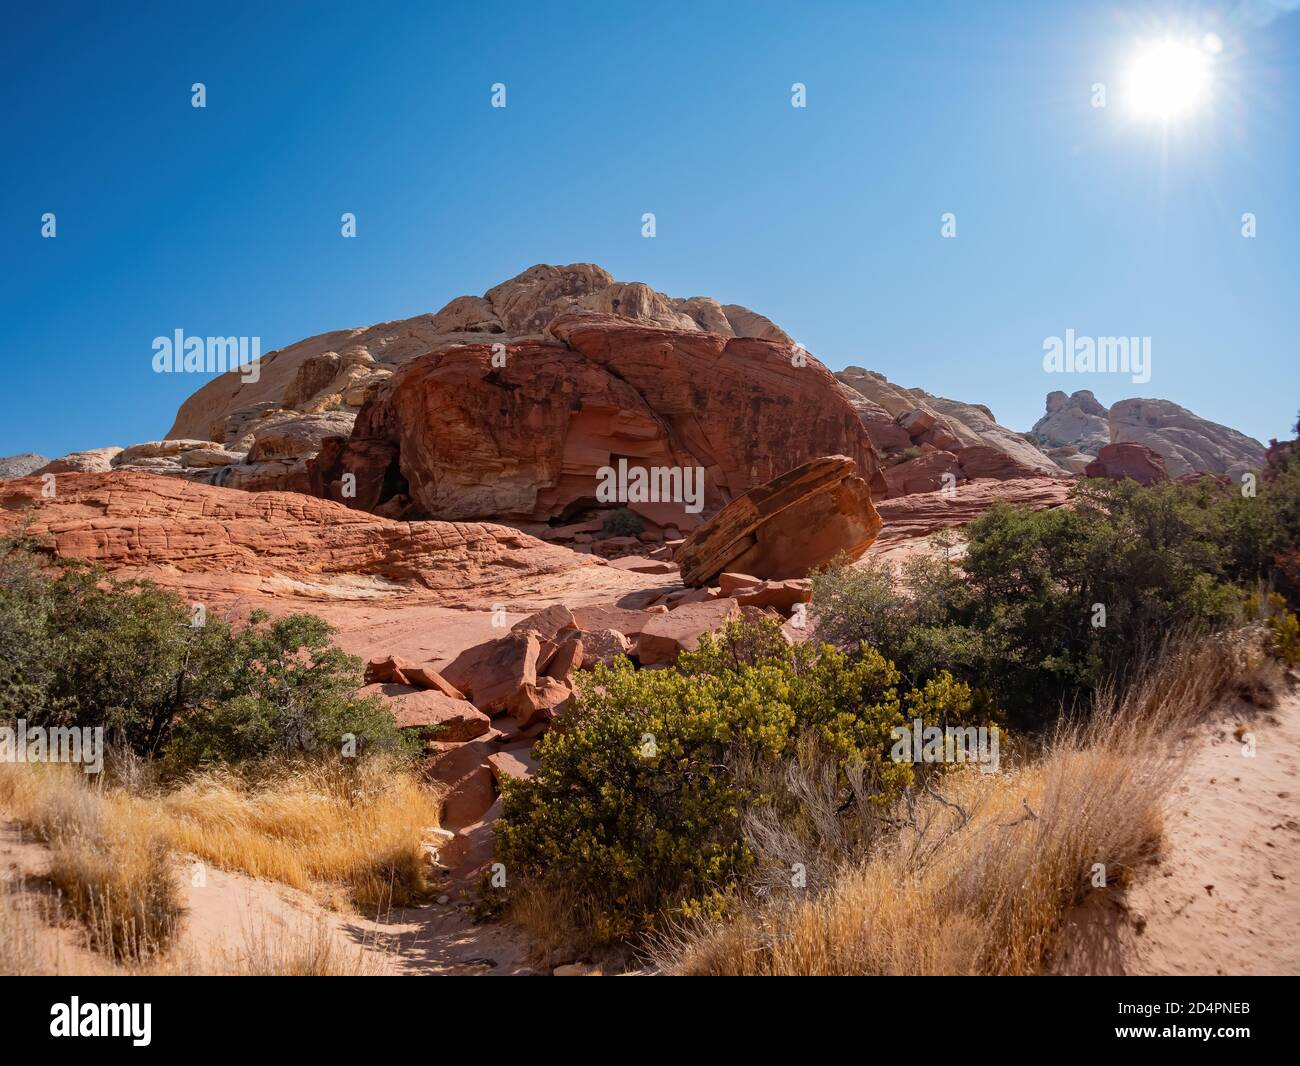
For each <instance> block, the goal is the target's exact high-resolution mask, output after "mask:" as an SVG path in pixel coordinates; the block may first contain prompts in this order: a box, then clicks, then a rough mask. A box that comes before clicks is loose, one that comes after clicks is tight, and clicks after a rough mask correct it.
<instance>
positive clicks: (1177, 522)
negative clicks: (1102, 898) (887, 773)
mask: <svg viewBox="0 0 1300 1066" xmlns="http://www.w3.org/2000/svg"><path fill="white" fill-rule="evenodd" d="M1272 513H1273V512H1272V511H1270V510H1269V509H1268V506H1267V505H1262V504H1260V503H1259V501H1257V500H1255V499H1248V498H1243V497H1242V496H1241V494H1240V492H1239V491H1238V490H1237V489H1236V488H1235V487H1228V486H1224V485H1222V484H1220V483H1218V482H1217V481H1214V480H1213V479H1204V480H1203V481H1202V482H1200V483H1198V484H1196V485H1190V486H1189V485H1178V484H1165V485H1157V486H1152V487H1149V488H1143V487H1142V486H1140V485H1138V484H1137V483H1136V482H1134V481H1132V480H1128V481H1123V482H1111V481H1089V482H1084V483H1082V484H1081V485H1080V486H1079V487H1078V488H1077V490H1076V492H1075V494H1074V500H1073V504H1072V506H1071V507H1069V508H1057V509H1054V510H1048V511H1032V510H1028V509H1026V508H1021V507H1012V506H1008V505H1000V506H997V507H994V508H993V509H992V510H990V511H988V512H987V513H985V514H984V515H981V516H980V517H979V518H977V519H975V520H974V521H973V522H971V523H970V524H969V525H968V526H967V527H966V528H965V530H964V536H965V540H966V551H965V553H964V555H963V556H962V557H961V559H960V560H959V561H957V562H954V561H952V560H951V559H950V558H948V557H947V554H946V553H944V554H943V555H938V554H936V556H935V557H922V558H918V559H916V560H913V561H911V562H909V563H908V564H906V565H905V566H903V567H902V568H900V569H894V568H891V567H890V566H888V565H887V564H883V563H879V562H871V561H867V562H862V563H858V564H857V565H856V566H852V567H848V566H842V565H841V566H834V567H832V568H830V569H829V570H827V571H825V572H823V573H820V574H817V575H814V577H813V609H812V614H813V617H814V619H815V624H816V632H817V635H818V637H819V639H824V640H828V641H830V642H832V643H834V644H836V645H837V646H840V647H845V646H851V645H852V644H853V643H854V642H856V641H860V640H861V641H866V642H867V643H869V644H870V645H871V646H872V647H875V648H876V649H878V650H879V651H880V652H881V654H883V655H884V656H885V657H886V658H888V659H890V660H891V661H892V662H894V663H896V664H897V666H898V668H899V670H900V671H901V673H902V675H903V676H904V678H906V679H907V681H908V683H909V684H912V685H920V684H923V683H924V682H925V681H926V680H927V679H928V678H930V677H933V676H935V674H937V673H938V672H940V671H944V670H947V671H951V672H952V673H953V674H955V675H956V676H958V677H960V678H961V679H963V680H964V681H966V682H967V683H969V684H971V685H972V686H974V687H975V689H976V690H977V691H981V692H987V693H989V694H990V698H991V699H993V700H994V701H995V702H996V703H997V704H998V706H1000V707H1004V708H1006V710H1007V711H1008V713H1009V714H1010V715H1011V717H1012V721H1013V722H1014V723H1015V724H1016V725H1019V726H1022V727H1026V728H1038V727H1043V726H1047V725H1049V724H1050V723H1051V722H1052V721H1054V720H1055V718H1056V715H1057V713H1058V711H1059V709H1060V707H1061V704H1062V702H1063V701H1065V702H1067V703H1074V702H1076V701H1079V700H1082V701H1083V702H1085V703H1086V702H1087V700H1088V698H1089V696H1090V694H1091V693H1092V692H1094V691H1096V690H1097V689H1099V688H1101V687H1104V686H1106V685H1108V684H1109V683H1111V682H1112V681H1113V680H1116V679H1117V680H1119V681H1120V682H1121V683H1122V682H1123V681H1124V679H1125V678H1127V677H1128V676H1129V674H1130V673H1131V672H1132V671H1133V669H1134V668H1135V667H1136V665H1137V664H1139V663H1141V662H1142V661H1144V659H1145V658H1146V657H1147V656H1149V655H1150V654H1152V653H1153V652H1154V651H1155V650H1156V649H1157V648H1158V646H1159V645H1160V643H1161V642H1162V641H1163V640H1165V639H1166V638H1167V637H1168V636H1169V635H1170V634H1171V633H1174V632H1177V631H1183V630H1188V629H1198V628H1213V627H1215V626H1219V625H1223V624H1226V623H1228V622H1230V621H1232V620H1233V619H1235V617H1236V616H1237V610H1238V604H1239V603H1240V592H1239V591H1238V589H1239V586H1240V584H1241V583H1251V584H1253V583H1254V582H1256V581H1257V580H1259V579H1260V578H1261V577H1262V576H1265V574H1266V573H1267V572H1268V571H1269V570H1270V560H1271V559H1272V558H1273V553H1274V545H1275V543H1276V542H1277V528H1278V527H1277V523H1276V522H1275V521H1274V520H1273V518H1272V517H1270V516H1271V515H1272ZM1098 605H1100V608H1099V607H1098ZM1103 612H1104V613H1103Z"/></svg>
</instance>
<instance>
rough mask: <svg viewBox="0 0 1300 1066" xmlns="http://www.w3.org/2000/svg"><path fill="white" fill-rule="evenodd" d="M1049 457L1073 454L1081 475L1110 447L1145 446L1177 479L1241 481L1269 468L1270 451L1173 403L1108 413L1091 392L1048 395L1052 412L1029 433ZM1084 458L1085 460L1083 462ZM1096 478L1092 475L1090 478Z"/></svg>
mask: <svg viewBox="0 0 1300 1066" xmlns="http://www.w3.org/2000/svg"><path fill="white" fill-rule="evenodd" d="M1029 435H1030V436H1032V437H1033V438H1034V439H1035V440H1036V441H1038V443H1039V444H1040V445H1041V446H1042V447H1043V448H1045V449H1047V450H1048V451H1049V452H1052V453H1055V451H1056V450H1057V449H1059V448H1070V449H1073V451H1072V452H1070V453H1067V455H1068V456H1069V459H1068V460H1067V465H1068V466H1069V467H1070V469H1071V470H1072V471H1075V472H1078V471H1080V470H1081V469H1082V468H1083V467H1085V466H1086V465H1087V463H1088V462H1090V461H1091V460H1092V459H1093V458H1096V457H1098V456H1099V455H1100V453H1101V451H1102V449H1103V448H1104V447H1105V446H1106V445H1108V444H1140V445H1143V446H1144V447H1146V448H1149V449H1150V450H1151V451H1153V452H1155V453H1156V454H1157V455H1159V456H1160V457H1161V458H1162V459H1163V460H1164V464H1165V468H1166V470H1167V472H1168V474H1169V476H1170V477H1171V478H1175V479H1178V478H1184V477H1187V476H1188V475H1190V474H1197V473H1206V474H1223V475H1225V476H1227V477H1230V478H1234V479H1235V478H1238V477H1240V476H1241V475H1242V474H1244V473H1246V472H1247V471H1257V470H1259V469H1261V467H1262V466H1263V463H1264V446H1263V445H1262V444H1261V443H1260V442H1259V441H1257V440H1255V439H1254V438H1252V437H1247V436H1246V435H1245V434H1244V433H1239V432H1237V431H1236V430H1235V429H1230V428H1229V427H1228V426H1222V425H1219V424H1218V423H1217V422H1211V421H1209V420H1208V419H1205V418H1201V417H1200V416H1199V415H1196V414H1193V413H1192V412H1191V411H1189V410H1187V408H1185V407H1180V406H1179V405H1178V404H1176V403H1172V402H1170V401H1169V400H1148V399H1131V400H1120V401H1119V402H1118V403H1116V404H1114V405H1113V406H1112V407H1111V408H1110V409H1109V410H1107V409H1106V408H1105V407H1104V406H1102V404H1100V403H1098V402H1097V399H1096V398H1095V397H1094V396H1093V394H1092V393H1091V392H1089V391H1088V390H1087V389H1081V390H1079V391H1078V392H1075V393H1073V394H1072V395H1070V396H1068V397H1067V396H1066V395H1065V393H1063V392H1051V393H1048V395H1047V412H1046V414H1044V415H1043V417H1042V418H1040V419H1039V420H1038V421H1037V422H1036V423H1034V428H1033V429H1031V430H1030V431H1029ZM1079 456H1082V457H1083V458H1082V459H1080V458H1079ZM1090 476H1092V475H1090Z"/></svg>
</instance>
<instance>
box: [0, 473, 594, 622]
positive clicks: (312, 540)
mask: <svg viewBox="0 0 1300 1066" xmlns="http://www.w3.org/2000/svg"><path fill="white" fill-rule="evenodd" d="M56 477H57V479H58V480H57V494H56V495H55V496H54V497H53V498H46V497H44V496H43V495H42V487H43V483H42V480H41V478H39V477H28V478H22V479H19V480H16V481H8V482H5V484H4V488H3V490H0V530H9V529H12V528H16V527H17V526H18V525H19V524H20V523H21V522H22V521H23V520H24V518H25V517H27V516H29V515H30V516H31V518H32V520H33V521H32V533H33V534H34V535H37V536H43V535H48V537H49V539H50V541H51V545H50V548H51V550H52V551H53V552H54V553H55V554H56V555H59V556H63V557H68V558H79V559H87V560H90V561H93V562H98V563H102V564H104V566H105V567H106V568H108V569H109V570H111V571H123V570H126V571H129V572H146V573H147V574H148V576H150V577H154V578H155V579H156V580H160V581H162V582H164V583H167V584H172V585H179V586H182V587H185V588H187V589H194V588H202V587H203V586H204V585H205V584H208V583H211V584H213V585H214V586H215V587H220V588H223V589H227V590H229V589H243V590H244V591H246V592H248V593H264V594H269V595H275V594H277V593H278V594H281V595H290V596H301V597H304V598H316V599H321V600H332V599H342V600H347V599H366V598H381V597H384V596H388V595H396V594H398V593H402V592H405V593H406V594H407V595H409V594H411V593H412V592H419V593H421V594H422V595H423V597H424V598H425V599H427V600H429V601H430V602H449V603H454V602H465V601H466V600H468V599H473V598H476V597H490V596H493V595H497V594H500V593H502V592H504V591H506V590H511V589H515V588H518V587H519V586H520V585H521V584H525V583H528V582H530V581H531V582H533V583H536V582H538V581H539V580H540V579H542V578H544V577H545V576H547V575H559V574H568V573H571V572H573V571H574V570H582V569H598V570H601V571H608V570H609V568H608V567H606V566H604V564H602V563H600V562H598V561H596V560H594V559H592V558H591V557H589V556H585V555H578V554H576V553H574V552H571V551H568V550H567V549H565V548H560V547H556V546H554V545H550V544H544V543H543V542H542V541H539V540H535V539H534V538H532V537H529V536H527V535H525V534H523V533H520V532H518V531H517V530H514V529H510V528H508V527H505V526H498V525H492V524H488V523H456V522H394V521H390V520H388V519H384V518H379V517H376V516H374V515H369V514H364V513H362V512H359V511H354V510H351V509H349V508H346V507H342V506H340V505H339V504H336V503H331V502H329V501H327V500H320V499H315V498H313V497H310V496H302V495H298V494H296V493H278V492H266V493H257V494H252V493H245V492H238V491H234V490H231V489H222V488H216V487H214V486H210V485H201V484H194V483H191V482H187V481H184V480H180V479H177V478H169V477H159V476H156V475H152V474H146V473H135V472H129V471H122V470H117V471H113V472H112V473H108V474H57V475H56Z"/></svg>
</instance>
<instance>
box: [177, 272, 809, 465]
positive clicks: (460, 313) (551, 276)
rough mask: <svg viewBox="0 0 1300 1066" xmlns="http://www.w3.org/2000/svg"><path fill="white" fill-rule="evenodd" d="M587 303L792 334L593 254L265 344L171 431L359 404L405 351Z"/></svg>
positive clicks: (765, 335)
mask: <svg viewBox="0 0 1300 1066" xmlns="http://www.w3.org/2000/svg"><path fill="white" fill-rule="evenodd" d="M572 308H586V309H589V310H594V311H599V312H603V313H606V314H613V315H618V316H620V317H622V318H630V319H633V320H635V321H638V322H643V323H645V324H647V325H652V326H659V327H663V328H665V329H674V330H684V331H688V332H700V331H709V332H712V333H718V334H721V335H722V336H725V337H755V338H762V339H768V340H774V341H778V342H783V343H789V341H790V338H789V337H787V336H786V335H785V334H784V333H783V332H782V331H781V330H780V329H779V328H778V327H777V326H775V325H774V324H773V323H772V322H770V321H769V320H768V319H766V318H764V317H763V316H762V315H759V314H756V313H754V312H753V311H750V310H748V309H746V308H743V307H737V306H735V305H727V306H726V307H724V306H722V305H721V304H719V303H718V302H717V301H716V300H712V299H709V298H708V297H703V296H696V297H691V298H689V299H685V300H680V299H673V298H671V297H668V296H664V295H663V294H662V293H658V292H655V291H654V290H653V289H651V288H650V287H649V286H647V285H643V284H641V283H639V282H632V283H626V282H619V281H615V280H614V278H613V277H612V276H611V275H610V274H609V273H608V272H607V271H605V270H602V269H601V268H600V267H598V266H596V265H594V264H592V263H575V264H572V265H569V266H550V265H547V264H538V265H537V266H533V267H529V268H528V269H527V270H525V271H524V272H523V273H521V274H519V275H518V276H516V277H513V278H511V279H510V280H508V281H505V282H502V283H501V284H500V285H497V286H495V287H494V288H491V289H489V290H488V291H487V292H486V293H484V294H483V295H482V296H458V297H456V299H454V300H452V301H451V302H450V303H448V304H447V305H446V306H445V307H444V308H443V309H442V310H441V311H438V312H436V313H434V314H424V315H416V316H415V317H413V318H408V319H401V320H398V321H395V322H382V323H379V324H378V325H374V326H368V327H365V328H360V329H344V330H334V331H333V332H330V333H322V334H320V335H319V336H316V337H309V338H308V339H306V340H303V341H298V342H297V343H296V344H291V345H289V346H288V347H286V348H282V349H280V350H278V351H275V352H268V353H267V354H266V355H265V356H263V357H262V360H261V377H260V380H258V381H257V382H254V383H249V382H245V381H244V380H243V379H242V378H241V376H240V375H239V374H238V373H229V374H223V375H222V376H221V377H219V378H216V379H214V380H212V381H210V382H208V383H207V384H206V385H204V386H203V388H201V389H199V390H198V391H197V392H196V393H195V394H194V395H193V396H191V397H190V398H189V399H188V400H186V401H185V403H183V404H182V405H181V408H180V410H179V411H178V412H177V415H176V421H175V423H174V424H173V425H172V428H171V429H170V430H169V431H168V433H167V436H168V437H188V438H193V439H204V440H215V441H220V442H222V443H225V444H232V443H234V442H235V441H236V440H237V439H238V438H239V436H241V435H242V433H243V431H244V430H245V429H246V428H247V426H248V425H249V424H250V423H251V422H255V421H257V420H258V419H259V418H261V417H264V416H265V414H266V413H267V412H272V411H277V410H286V409H290V410H295V411H298V412H300V413H317V412H320V411H325V410H329V409H330V408H333V407H339V406H342V407H344V408H347V409H350V410H352V411H354V412H355V411H356V410H358V409H360V407H361V405H362V403H364V401H365V395H366V391H367V390H368V389H370V388H371V387H373V386H375V385H377V384H379V383H381V382H382V381H383V380H384V378H386V377H387V376H388V375H389V374H390V373H391V372H392V371H393V369H394V368H395V367H397V366H400V365H401V364H402V363H404V362H406V361H407V360H408V359H412V358H415V357H416V356H420V355H424V354H426V353H427V352H431V351H434V350H438V349H445V348H448V347H450V346H451V345H453V344H458V343H462V344H463V343H476V342H477V343H482V342H483V341H484V340H488V341H489V342H491V341H502V342H505V343H511V342H518V341H523V340H539V339H541V334H542V331H543V330H544V329H545V328H546V326H547V325H548V323H550V321H551V320H552V319H554V318H555V317H556V316H557V315H558V314H560V313H561V312H563V311H565V310H569V309H572Z"/></svg>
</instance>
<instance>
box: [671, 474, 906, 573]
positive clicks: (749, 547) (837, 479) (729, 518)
mask: <svg viewBox="0 0 1300 1066" xmlns="http://www.w3.org/2000/svg"><path fill="white" fill-rule="evenodd" d="M856 470H857V467H856V464H855V463H854V461H853V460H852V459H850V458H849V457H848V456H844V455H827V456H822V457H821V458H819V459H814V460H812V461H811V462H808V463H804V464H803V465H802V466H798V467H795V469H793V470H791V471H789V472H788V473H785V474H782V475H781V476H780V477H778V478H776V479H775V480H773V481H769V482H768V483H767V484H765V485H760V486H759V487H758V488H755V489H751V490H750V491H749V492H747V493H745V495H743V496H741V497H739V498H738V499H735V500H732V501H731V503H729V504H727V506H726V507H724V508H723V509H722V510H721V511H719V512H718V513H717V514H716V515H715V516H714V517H713V518H711V519H710V520H709V521H708V522H706V523H705V524H704V525H702V526H701V527H700V528H699V529H697V530H696V531H695V532H694V533H692V534H691V535H690V536H689V537H688V538H687V539H686V541H685V543H683V544H682V546H681V548H680V549H678V551H677V554H676V556H675V558H676V561H677V563H678V565H679V566H680V568H681V576H682V581H683V583H684V584H687V585H696V586H699V585H707V584H711V583H713V581H714V580H715V579H716V578H717V577H718V575H719V574H721V573H722V572H723V571H724V570H728V571H732V572H740V573H744V574H752V575H753V576H755V577H759V578H764V579H777V580H782V579H787V578H800V577H806V576H807V575H808V573H809V572H810V571H811V570H813V569H815V568H816V567H818V566H822V565H825V564H826V563H828V562H830V561H831V559H833V558H835V557H836V556H837V555H841V554H843V555H847V556H849V557H850V558H852V559H856V558H858V556H860V555H862V553H863V552H865V551H866V550H867V549H868V548H869V547H870V546H871V543H872V541H874V540H875V539H876V536H877V534H878V533H879V532H880V526H881V521H880V516H879V515H878V514H877V513H876V509H875V507H873V506H872V503H871V489H870V488H869V487H868V486H867V483H866V482H865V481H864V480H863V479H862V478H860V477H858V476H857V474H856Z"/></svg>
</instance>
